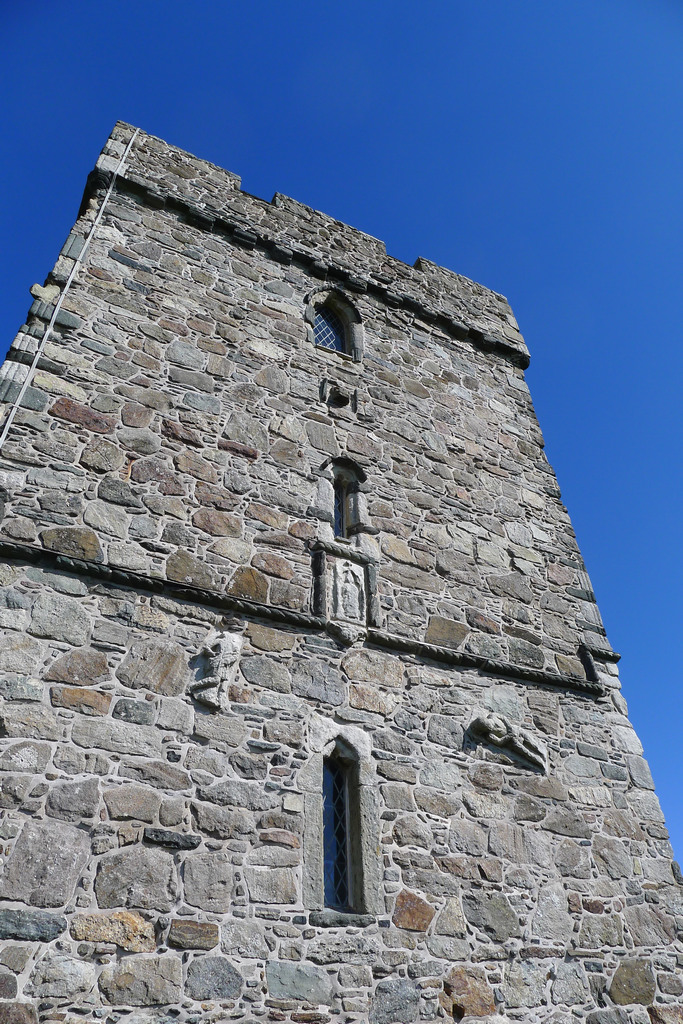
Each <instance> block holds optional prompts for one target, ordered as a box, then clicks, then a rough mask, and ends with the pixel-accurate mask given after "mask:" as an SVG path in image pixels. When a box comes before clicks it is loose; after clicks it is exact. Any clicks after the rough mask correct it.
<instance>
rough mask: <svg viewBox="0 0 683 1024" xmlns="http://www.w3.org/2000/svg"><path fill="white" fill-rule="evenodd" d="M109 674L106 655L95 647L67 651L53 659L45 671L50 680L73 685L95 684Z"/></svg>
mask: <svg viewBox="0 0 683 1024" xmlns="http://www.w3.org/2000/svg"><path fill="white" fill-rule="evenodd" d="M108 676H109V664H108V662H107V658H106V655H104V654H103V653H102V651H96V650H95V649H94V648H93V647H81V648H80V649H78V650H74V651H67V653H66V654H62V655H61V657H59V658H57V660H56V661H53V663H52V664H51V665H50V667H49V668H48V670H47V672H46V673H45V678H46V679H47V680H49V681H50V682H56V683H70V684H71V685H72V686H93V685H94V684H95V683H101V682H102V681H103V680H104V679H107V678H108Z"/></svg>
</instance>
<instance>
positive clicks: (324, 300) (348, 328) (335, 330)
mask: <svg viewBox="0 0 683 1024" xmlns="http://www.w3.org/2000/svg"><path fill="white" fill-rule="evenodd" d="M305 301H306V310H305V314H304V317H305V320H306V323H307V324H308V328H307V330H308V332H309V334H308V336H309V339H310V340H311V341H312V342H313V344H314V345H315V346H316V348H320V349H327V350H328V351H329V352H338V353H339V354H340V355H343V356H350V357H351V358H352V359H353V361H354V362H356V363H358V362H360V360H361V358H362V355H363V327H362V324H361V319H360V315H359V313H358V310H357V309H356V307H355V306H354V304H353V303H352V302H351V301H350V300H349V299H348V298H347V297H346V295H344V294H343V293H342V292H340V291H338V290H337V289H334V288H317V289H315V291H313V292H311V293H310V294H309V295H307V296H306V300H305Z"/></svg>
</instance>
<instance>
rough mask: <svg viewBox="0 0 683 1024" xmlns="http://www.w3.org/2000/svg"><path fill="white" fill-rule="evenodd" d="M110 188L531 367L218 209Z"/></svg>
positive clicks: (102, 175)
mask: <svg viewBox="0 0 683 1024" xmlns="http://www.w3.org/2000/svg"><path fill="white" fill-rule="evenodd" d="M110 178H111V174H110V173H108V172H105V171H102V170H101V169H99V168H96V169H95V170H94V171H91V173H90V175H89V176H88V181H87V184H86V187H85V191H84V193H83V199H82V202H81V212H83V211H84V210H85V209H86V208H87V203H88V200H89V199H90V198H91V197H92V196H93V195H94V194H95V193H96V192H97V191H99V190H101V189H104V188H108V187H109V185H110ZM114 188H115V190H116V191H120V192H124V193H127V194H129V195H132V196H136V197H137V198H139V199H142V200H143V201H144V202H145V203H147V204H148V205H149V206H150V207H151V208H152V209H167V210H170V211H172V212H173V213H177V214H180V215H181V216H183V217H184V218H185V220H186V221H188V222H189V223H191V224H192V225H194V226H195V227H198V228H200V229H201V230H203V231H210V232H212V233H214V234H220V235H226V236H227V237H228V238H229V239H230V241H231V242H233V243H234V244H235V245H239V246H241V247H242V248H245V249H255V248H258V249H262V250H264V251H265V252H267V253H268V254H269V255H270V257H271V258H272V259H275V260H277V262H279V263H284V264H290V263H297V264H299V265H300V266H303V267H305V268H306V269H307V270H309V271H310V272H311V273H312V274H313V275H315V276H316V277H319V278H326V279H328V280H331V281H332V280H333V281H336V282H339V283H340V284H342V285H344V286H345V287H346V288H348V289H349V290H350V291H352V292H358V293H363V292H367V293H368V294H369V295H372V296H374V297H375V298H378V299H380V300H381V301H382V302H384V303H386V305H388V306H390V307H392V308H394V309H396V308H403V309H406V310H408V311H410V312H411V313H415V314H417V315H418V316H419V317H421V318H422V319H424V320H426V321H427V322H428V323H431V324H435V325H437V326H438V327H440V328H442V329H443V330H445V331H446V332H447V333H448V334H450V335H451V337H453V338H457V339H459V340H463V341H468V342H470V344H472V345H474V346H475V347H476V348H479V349H481V350H482V351H484V352H495V353H496V354H497V355H500V356H502V357H503V358H505V359H507V360H509V361H510V362H511V363H513V364H514V365H515V366H519V367H520V368H521V369H522V370H525V369H526V368H527V366H528V365H529V355H528V353H526V352H524V351H521V350H520V349H518V348H516V347H515V346H514V345H512V344H510V343H509V342H507V341H505V339H503V338H500V337H497V336H496V335H493V334H488V333H485V332H484V331H481V330H478V329H477V328H476V327H467V326H466V325H465V324H462V323H459V322H458V321H457V320H454V319H453V318H452V317H450V316H448V315H447V314H446V313H444V312H442V311H441V310H439V309H435V308H433V307H431V306H428V305H425V303H423V302H421V301H420V300H419V299H418V298H416V297H415V296H412V295H401V294H399V293H398V292H393V291H390V290H389V289H388V288H385V287H383V286H382V285H381V284H378V283H376V282H374V281H371V280H368V279H367V278H361V277H358V276H357V275H355V274H352V273H351V272H350V271H348V270H345V269H344V268H343V267H339V266H335V265H334V264H332V263H329V262H327V261H322V260H319V259H316V258H315V256H313V255H312V254H310V253H307V252H304V251H302V250H298V249H294V248H291V247H289V246H284V245H282V244H281V243H280V242H278V241H276V240H275V239H273V238H269V237H268V236H267V235H263V234H260V233H258V232H257V231H254V230H251V229H250V228H246V227H244V225H242V224H239V223H236V222H235V221H232V220H229V219H228V218H227V217H226V216H225V214H223V213H221V212H219V211H218V210H211V209H209V208H207V207H200V206H195V205H194V204H193V203H190V202H188V201H187V200H186V199H180V198H179V197H178V196H171V195H161V194H160V193H159V192H158V191H156V190H154V189H152V188H150V187H149V186H148V185H145V184H143V183H142V182H140V181H133V180H132V179H130V178H126V177H125V176H121V175H118V176H117V177H116V180H115V182H114Z"/></svg>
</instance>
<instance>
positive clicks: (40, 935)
mask: <svg viewBox="0 0 683 1024" xmlns="http://www.w3.org/2000/svg"><path fill="white" fill-rule="evenodd" d="M64 931H66V918H65V917H59V916H58V915H57V914H45V913H42V912H41V911H40V910H0V939H19V940H22V941H24V942H51V941H52V939H56V938H57V936H58V935H61V934H62V932H64Z"/></svg>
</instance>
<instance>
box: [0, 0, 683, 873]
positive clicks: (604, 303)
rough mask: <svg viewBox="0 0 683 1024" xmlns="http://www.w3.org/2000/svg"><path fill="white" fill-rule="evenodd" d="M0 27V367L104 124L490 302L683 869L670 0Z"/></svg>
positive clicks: (324, 9) (45, 20) (230, 13)
mask: <svg viewBox="0 0 683 1024" xmlns="http://www.w3.org/2000/svg"><path fill="white" fill-rule="evenodd" d="M0 10H1V11H2V25H3V31H2V36H3V38H2V41H1V42H0V49H1V51H2V52H1V54H0V56H1V61H0V67H1V70H0V95H2V97H3V119H2V143H3V146H4V159H3V163H2V177H3V187H2V189H0V218H1V220H0V232H1V237H2V240H3V244H2V255H3V257H4V259H5V261H6V266H5V268H4V270H3V285H4V289H5V295H4V301H3V303H2V306H1V308H0V318H1V320H2V333H1V334H0V350H1V351H2V352H4V350H5V349H6V347H7V346H8V345H9V342H10V341H11V339H12V337H13V335H14V334H15V332H16V330H17V328H18V326H19V325H20V324H21V323H22V322H23V320H24V317H25V314H26V310H27V307H28V304H29V302H30V296H29V293H28V289H29V287H30V286H31V284H33V282H34V281H40V282H42V281H43V279H44V278H45V276H46V274H47V272H48V271H49V269H50V267H51V266H52V264H53V262H54V260H55V258H56V255H57V252H58V250H59V248H60V246H61V244H62V242H63V241H64V238H65V237H66V235H67V233H68V230H69V227H70V225H71V224H72V222H73V220H74V218H75V215H76V212H77V209H78V205H79V202H80V197H81V192H82V189H83V185H84V182H85V178H86V175H87V173H88V171H89V170H90V168H91V167H92V166H93V164H94V162H95V159H96V157H97V154H98V152H99V150H100V149H101V147H102V145H103V143H104V140H105V138H106V136H107V134H108V133H109V131H110V130H111V127H112V125H113V123H114V122H115V121H116V120H117V119H122V120H126V121H130V122H132V123H133V124H135V125H139V126H140V127H141V128H143V129H145V130H146V131H148V132H151V133H153V134H155V135H160V136H161V137H162V138H164V139H166V140H167V141H169V142H171V143H174V144H176V145H178V146H181V147H182V148H184V149H188V150H190V151H191V152H193V153H195V154H197V155H198V156H202V157H205V158H207V159H209V160H212V161H214V162H215V163H217V164H220V165H221V166H223V167H227V168H229V169H230V170H232V171H235V172H236V173H238V174H241V175H242V181H243V187H244V188H246V189H247V190H248V191H250V192H253V193H255V194H257V195H260V196H263V197H265V198H270V197H271V196H272V194H273V192H275V191H279V192H284V193H285V194H287V195H290V196H293V197H295V198H296V199H299V200H301V201H302V202H305V203H308V204H309V205H312V206H315V207H317V208H319V209H322V210H324V211H325V212H327V213H330V214H332V215H333V216H335V217H337V218H339V219H340V220H344V221H347V222H349V223H351V224H353V225H355V226H356V227H359V228H362V229H363V230H364V231H367V232H369V233H370V234H373V235H376V236H378V237H379V238H382V239H384V241H385V242H386V244H387V249H388V251H389V252H390V253H391V254H392V255H394V256H397V257H399V258H400V259H403V260H405V261H407V262H410V263H412V262H413V261H414V260H415V258H416V257H417V256H425V257H427V258H429V259H431V260H434V261H436V262H437V263H442V264H445V265H446V266H448V267H451V268H452V269H454V270H457V271H458V272H460V273H462V274H466V275H467V276H469V277H472V278H474V279H475V280H477V281H481V282H483V283H484V284H486V285H488V286H490V287H491V288H494V289H495V290H497V291H500V292H503V294H505V295H507V296H508V298H509V299H510V301H511V303H512V306H513V309H514V310H515V312H516V314H517V317H518V319H519V321H520V324H521V327H522V330H523V333H524V335H525V337H526V339H527V342H528V344H529V347H530V349H531V354H532V363H531V368H530V369H529V371H528V380H529V383H530V386H531V392H532V395H533V397H534V401H535V404H536V409H537V412H538V415H539V419H540V422H541V427H542V429H543V431H544V434H545V437H546V442H547V449H548V454H549V457H550V460H551V462H552V463H553V465H554V467H555V469H556V472H557V474H558V477H559V481H560V485H561V487H562V492H563V497H564V500H565V502H566V503H567V505H568V507H569V511H570V513H571V516H572V520H573V523H574V526H575V529H576V532H577V535H578V538H579V543H580V545H581V548H582V550H583V554H584V557H585V559H586V562H587V565H588V569H589V572H590V573H591V577H592V580H593V584H594V587H595V590H596V592H597V595H598V600H599V604H600V608H601V611H602V614H603V617H604V620H605V623H606V626H607V630H608V634H609V636H610V639H611V641H612V644H613V646H614V647H615V648H616V649H617V650H619V651H621V652H622V654H623V660H622V663H621V670H622V679H623V685H624V693H625V695H626V697H627V699H628V701H629V705H630V709H631V717H632V720H633V722H634V724H635V726H636V728H637V730H638V732H639V734H640V736H641V739H642V741H643V743H644V745H645V751H646V755H647V756H648V758H649V760H650V763H651V766H652V770H653V773H654V776H655V781H656V783H657V787H658V792H659V796H660V799H661V801H662V804H663V807H664V811H665V813H666V816H667V819H668V823H669V827H670V829H671V832H672V838H673V842H674V847H675V849H676V850H677V852H678V855H679V857H681V858H683V806H682V801H681V786H680V780H681V752H682V749H683V744H682V742H681V740H682V737H683V702H682V701H681V695H680V678H681V656H680V650H679V648H680V646H681V640H682V639H683V638H682V636H681V632H682V631H681V621H680V620H681V580H682V578H683V564H682V562H683V559H682V557H681V548H682V546H683V541H682V538H681V516H680V506H681V498H682V494H681V491H682V487H681V436H682V433H683V431H682V429H681V427H682V423H681V419H682V417H681V401H680V392H681V385H682V374H681V369H682V363H683V356H682V345H681V320H682V317H683V294H682V287H681V269H682V268H681V244H682V243H681V240H682V239H683V204H682V201H681V184H682V182H681V158H682V156H683V141H682V134H681V115H682V107H683V102H682V101H683V4H682V3H681V2H680V0H571V2H569V0H551V2H548V0H477V2H474V3H473V2H471V0H448V2H446V0H443V2H442V0H439V2H436V0H431V2H430V0H422V2H420V3H418V2H417V0H411V2H408V0H375V2H373V0H363V2H361V0H345V2H344V3H321V2H320V0H317V2H312V0H301V2H300V0H289V2H288V3H283V2H281V0H280V2H278V3H275V2H267V0H252V2H251V3H249V4H246V3H239V4H238V3H230V2H225V0H224V2H222V3H218V2H212V0H207V2H203V3H202V2H200V3H194V4H190V3H188V2H185V3H180V2H178V0H166V2H164V3H161V2H151V0H137V2H135V3H132V2H130V0H118V2H116V3H110V4H104V3H93V2H92V0H89V2H88V3H83V2H80V0H75V2H74V0H71V2H69V3H66V4H57V5H55V4H47V3H45V2H40V0H38V2H33V3H30V4H23V3H12V2H11V0H4V2H0Z"/></svg>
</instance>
